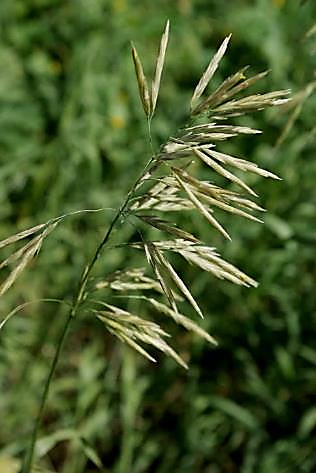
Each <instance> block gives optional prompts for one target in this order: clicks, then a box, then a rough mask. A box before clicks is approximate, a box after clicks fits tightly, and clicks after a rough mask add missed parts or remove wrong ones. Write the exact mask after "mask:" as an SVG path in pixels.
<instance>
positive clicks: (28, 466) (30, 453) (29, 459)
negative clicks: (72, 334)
mask: <svg viewBox="0 0 316 473" xmlns="http://www.w3.org/2000/svg"><path fill="white" fill-rule="evenodd" d="M154 159H155V158H154V157H152V158H151V159H150V160H149V161H148V163H147V164H146V166H145V168H144V169H143V171H142V173H141V175H140V176H139V177H138V178H137V180H136V181H135V183H134V185H133V186H132V187H131V189H130V190H129V192H128V194H127V196H126V199H125V200H124V202H123V203H122V205H121V207H120V208H119V210H118V211H117V213H116V215H115V216H114V218H113V220H112V222H111V223H110V226H109V228H108V230H107V231H106V233H105V235H104V237H103V240H102V241H101V243H100V244H99V245H98V246H97V249H96V251H95V253H94V256H93V258H92V259H91V261H90V263H88V265H87V266H86V267H85V269H84V270H83V272H82V275H81V278H80V281H79V285H78V289H77V291H76V293H75V296H74V298H73V302H72V306H71V308H70V310H69V312H68V315H67V318H66V321H65V324H64V326H63V328H62V332H61V334H60V336H59V339H58V342H57V347H56V351H55V355H54V358H53V361H52V364H51V367H50V370H49V373H48V376H47V379H46V382H45V386H44V391H43V394H42V398H41V402H40V407H39V410H38V414H37V417H36V420H35V424H34V429H33V432H32V436H31V442H30V446H29V448H28V450H27V453H26V456H25V461H24V464H23V467H22V471H21V473H31V471H32V465H33V459H34V450H35V444H36V440H37V436H38V431H39V427H40V424H41V420H42V417H43V414H44V410H45V406H46V402H47V398H48V393H49V388H50V384H51V381H52V378H53V376H54V373H55V369H56V366H57V363H58V360H59V356H60V353H61V349H62V346H63V342H64V340H65V338H66V334H67V332H68V328H69V326H70V323H71V321H72V319H73V318H74V317H75V315H76V314H77V312H78V310H79V307H80V306H81V304H82V302H83V300H84V294H85V289H86V285H87V282H88V279H89V276H90V273H91V271H92V269H93V268H94V265H95V264H96V262H97V260H98V258H99V256H100V254H101V252H102V250H103V248H104V247H105V246H106V244H107V242H108V240H109V238H110V236H111V233H112V231H113V229H114V227H115V225H116V223H117V222H118V220H119V219H120V217H121V216H122V215H123V213H124V211H125V210H126V208H127V206H128V204H129V201H130V199H131V198H132V196H133V194H134V192H135V191H136V189H137V187H138V185H139V184H140V183H141V181H142V179H143V177H144V176H145V174H146V172H147V170H148V168H149V167H150V165H151V164H152V162H153V161H154Z"/></svg>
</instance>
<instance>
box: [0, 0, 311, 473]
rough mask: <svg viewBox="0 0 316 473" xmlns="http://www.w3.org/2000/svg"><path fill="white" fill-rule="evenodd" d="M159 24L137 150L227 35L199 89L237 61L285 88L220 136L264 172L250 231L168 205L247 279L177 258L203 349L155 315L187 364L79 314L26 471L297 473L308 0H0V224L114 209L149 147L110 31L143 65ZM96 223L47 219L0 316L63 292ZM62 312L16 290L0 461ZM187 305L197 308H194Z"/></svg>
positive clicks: (100, 220)
mask: <svg viewBox="0 0 316 473" xmlns="http://www.w3.org/2000/svg"><path fill="white" fill-rule="evenodd" d="M167 18H170V20H171V26H172V34H171V37H170V44H169V47H168V57H167V62H166V69H165V72H164V76H163V81H162V84H161V87H160V97H159V99H158V104H157V110H156V112H155V113H156V118H155V122H154V123H153V129H152V131H153V141H154V146H156V144H157V143H161V142H164V141H165V140H166V139H167V138H168V136H169V135H170V134H172V133H173V132H175V131H176V129H177V128H178V126H179V125H180V124H182V122H183V117H185V116H186V114H187V110H186V109H185V104H187V103H189V98H190V96H191V94H192V90H193V89H194V86H195V84H196V82H197V79H198V78H199V76H200V73H201V70H204V69H205V67H206V65H207V63H208V61H209V58H210V56H211V54H212V53H214V52H215V50H216V48H217V46H218V44H219V43H220V42H221V41H222V40H223V38H224V36H227V34H229V33H232V35H233V36H232V38H233V40H232V44H231V47H230V52H229V54H228V55H226V56H225V58H224V60H223V63H222V65H221V67H220V68H219V70H218V72H217V74H216V76H215V77H214V81H215V85H218V84H219V83H220V81H221V80H223V79H224V78H225V77H226V76H227V75H228V74H231V73H234V72H236V70H238V69H239V68H240V67H242V66H243V65H244V64H247V63H250V64H253V65H254V67H253V68H252V71H253V73H257V72H260V71H262V70H264V69H266V68H271V70H272V71H271V74H270V75H269V76H268V78H267V79H265V89H268V88H269V89H271V90H274V89H280V88H287V87H290V88H291V89H292V91H293V94H294V97H296V101H294V102H293V105H292V108H289V107H288V108H287V109H286V108H285V107H284V109H283V110H280V109H278V110H271V111H268V112H265V113H264V114H263V116H261V114H256V115H253V116H251V117H250V118H249V117H247V119H245V122H244V123H242V124H243V125H245V126H253V127H255V128H261V129H263V130H264V132H265V133H264V135H262V136H261V137H260V138H259V139H254V138H251V137H250V139H249V137H247V140H245V139H243V138H240V137H239V138H237V139H235V140H233V141H230V142H227V144H225V145H223V149H224V151H225V152H227V153H231V154H233V155H236V156H240V157H244V158H247V157H249V156H250V157H251V160H252V161H254V162H256V163H258V165H260V166H261V167H264V168H268V169H270V170H271V171H273V172H275V173H276V174H277V175H279V176H281V177H282V178H283V181H282V182H281V183H279V182H273V181H271V182H269V181H267V180H260V179H258V178H257V177H256V176H252V177H251V178H249V179H248V181H247V183H248V184H249V185H254V184H255V188H256V191H257V193H258V194H259V195H262V196H263V198H262V200H261V202H259V203H260V205H262V206H263V207H265V208H267V209H268V210H269V212H268V213H267V215H266V216H265V217H264V220H265V225H264V226H261V225H259V224H257V223H255V222H254V223H252V222H250V223H249V224H247V225H246V226H245V225H244V224H243V220H242V219H238V217H234V219H231V218H229V216H225V215H223V216H222V221H223V222H224V226H225V228H227V229H229V233H230V235H231V236H232V242H225V241H223V239H222V238H221V237H220V236H219V235H217V234H216V232H215V231H214V232H213V231H211V230H210V228H209V226H207V225H206V224H204V223H201V221H200V220H195V219H194V217H193V219H192V221H190V220H189V219H188V217H186V216H184V217H183V222H184V223H185V228H186V229H188V230H189V231H192V232H194V233H198V234H200V235H201V236H202V237H203V238H204V240H206V241H208V242H209V243H210V245H211V246H213V245H214V246H216V247H218V248H219V250H220V251H221V253H222V255H223V256H224V257H225V258H227V259H228V260H229V261H233V262H234V264H237V266H238V267H240V268H241V269H242V270H244V271H245V272H246V273H247V274H249V275H251V276H252V277H254V278H255V279H256V280H258V281H259V282H260V285H259V287H258V288H257V289H245V288H240V287H237V286H233V285H229V283H225V282H218V281H216V280H215V279H212V278H211V277H210V276H209V275H208V274H203V273H200V272H199V271H198V270H196V269H195V268H193V267H192V268H189V270H188V278H187V280H190V281H192V283H191V288H190V289H191V290H192V293H193V294H194V296H195V297H196V299H197V300H198V301H199V305H200V306H201V309H202V311H203V313H205V314H206V317H205V321H204V325H203V327H204V328H205V329H206V330H208V331H210V332H211V333H212V334H215V335H216V338H217V339H218V341H219V346H218V347H217V348H215V349H212V348H209V346H207V345H206V344H205V343H204V342H203V341H199V340H197V339H195V338H193V337H191V335H188V334H185V333H184V332H183V331H179V330H174V329H173V328H172V327H171V326H170V331H171V332H172V331H173V332H174V336H175V337H176V345H177V347H180V354H181V356H182V357H183V358H184V359H185V361H187V362H189V364H190V370H189V371H188V373H184V372H183V371H182V370H181V369H180V368H178V367H177V366H176V365H175V363H174V362H173V361H171V360H164V359H163V358H160V357H159V358H160V359H159V364H158V366H152V365H149V364H148V363H147V362H144V361H142V360H141V359H140V357H139V356H138V355H137V354H134V353H131V351H130V350H129V349H128V348H126V349H125V348H122V347H121V346H119V345H118V344H117V343H115V342H114V341H113V339H112V338H111V337H110V336H108V335H106V334H105V332H104V331H103V330H100V324H99V323H98V322H97V321H95V320H93V319H91V317H89V315H88V314H85V313H82V314H81V315H80V318H78V320H76V321H75V322H74V326H73V329H72V332H71V334H70V336H69V338H68V341H67V344H66V345H65V347H64V351H63V356H62V359H61V362H60V364H59V366H58V369H57V375H56V377H55V381H54V383H53V385H52V391H51V393H50V397H49V401H48V407H47V410H46V414H45V419H44V424H43V432H42V436H41V438H40V441H39V444H38V454H39V455H40V456H42V459H41V465H40V466H42V467H43V471H54V470H56V471H60V472H63V473H80V472H93V471H98V467H99V466H100V462H102V464H103V467H102V470H101V471H104V472H107V471H115V472H117V473H125V472H133V473H142V472H148V471H150V472H157V473H169V472H170V471H173V470H175V471H181V472H184V473H191V472H193V471H194V472H201V473H202V472H203V473H207V472H212V473H216V472H218V473H222V472H223V473H226V472H227V473H232V472H242V473H253V472H259V473H280V472H282V473H283V472H293V473H294V472H295V473H296V472H302V473H303V472H304V473H306V472H310V473H312V471H314V470H315V468H316V460H315V454H314V450H315V447H316V445H315V441H314V440H313V439H314V438H315V435H313V434H315V424H316V420H315V407H314V405H313V404H312V401H311V398H312V395H313V393H315V376H316V369H315V364H316V350H315V349H314V347H313V340H314V337H315V333H313V330H314V329H313V327H315V307H316V298H315V290H314V285H315V284H314V282H315V263H314V260H315V257H314V253H315V252H314V247H315V242H316V233H315V199H316V194H315V179H316V165H315V159H314V156H315V120H314V117H315V108H316V100H315V93H313V91H312V90H311V89H312V84H313V81H315V70H316V63H315V57H316V55H315V44H316V37H315V35H313V34H310V35H306V33H307V32H308V31H311V28H312V26H313V24H314V23H315V18H316V10H315V5H314V2H313V1H310V2H305V3H304V4H303V5H301V2H300V1H299V0H288V1H286V0H284V1H281V0H279V1H277V0H275V1H272V0H258V1H256V2H246V1H243V0H237V1H236V2H220V1H216V0H212V1H201V0H191V1H190V0H178V1H177V2H167V1H164V0H160V1H157V2H149V1H144V2H133V1H132V0H113V1H110V0H92V1H89V2H84V1H79V0H78V1H77V2H64V1H59V0H23V1H22V0H15V1H10V0H2V2H1V4H0V21H1V43H0V64H1V65H2V67H1V70H2V72H1V77H0V104H1V107H0V156H1V166H0V181H1V186H0V189H1V190H0V196H1V235H0V236H1V238H5V237H6V236H7V235H11V234H13V233H16V230H17V229H18V230H23V229H25V228H28V227H31V226H32V225H36V224H38V223H39V222H45V221H46V220H48V219H49V218H51V217H52V216H55V215H59V214H62V213H65V212H68V211H73V210H77V209H81V208H101V207H115V206H116V205H117V203H118V202H119V201H120V199H121V198H122V194H124V193H125V190H126V189H127V188H128V183H129V182H130V179H131V174H134V176H136V175H137V171H139V170H140V169H141V167H142V164H143V162H144V157H145V158H146V155H148V152H149V151H148V149H145V147H144V142H145V140H144V136H145V126H144V123H143V118H142V114H143V110H142V107H141V105H140V103H139V100H138V97H137V84H136V83H135V79H134V71H133V64H132V62H131V59H130V46H129V41H130V39H134V40H135V44H137V48H138V52H139V54H140V56H141V58H142V62H143V65H144V70H145V71H148V77H152V76H153V74H154V70H153V69H151V68H152V67H153V65H152V57H154V54H155V53H156V48H157V41H158V39H159V37H160V34H161V29H162V25H164V24H165V21H166V19H167ZM144 38H145V40H144ZM216 81H217V82H216ZM259 87H261V86H258V88H257V90H259ZM307 87H310V89H309V90H311V92H310V93H309V94H307V93H305V95H304V91H305V92H306V90H307V89H306V88H307ZM302 91H303V93H302ZM296 94H297V95H296ZM304 97H305V98H304ZM291 117H292V122H291V121H290V122H289V120H291ZM289 123H290V124H291V125H292V126H291V127H288V132H287V133H286V134H284V135H283V137H282V140H280V139H279V138H280V136H281V133H282V130H286V126H287V124H289ZM238 124H240V120H239V123H238ZM196 166H199V165H198V164H196ZM200 171H201V172H203V170H202V167H201V168H200ZM208 176H209V174H208V175H206V174H205V178H206V179H208ZM218 182H219V183H220V182H221V181H220V180H219V181H218ZM111 216H112V213H111V211H110V210H109V211H105V212H104V213H98V214H91V215H84V216H83V217H78V216H77V217H76V218H72V219H71V220H69V221H68V223H67V224H66V225H64V226H63V227H60V228H58V229H57V230H56V233H54V234H53V236H51V237H50V239H48V240H47V241H45V242H44V246H45V248H44V249H45V251H43V252H42V253H41V254H40V256H39V257H38V259H37V261H36V262H35V265H36V268H35V267H34V268H33V267H31V268H30V269H29V270H28V272H27V273H26V274H24V275H23V276H22V277H21V279H19V282H18V283H17V285H16V286H15V288H13V289H12V290H11V291H10V292H9V293H8V296H6V298H5V300H4V299H1V313H2V315H3V317H4V316H5V315H6V314H7V313H9V312H10V310H11V309H12V308H13V307H15V306H16V304H17V302H18V303H21V304H23V303H24V302H25V301H28V300H32V299H33V300H35V299H39V298H43V297H59V298H61V299H66V300H69V299H70V297H71V295H72V294H73V291H74V287H75V285H76V284H77V280H78V273H79V271H81V268H82V267H83V265H84V264H85V262H86V261H87V258H88V257H89V256H91V253H92V252H93V249H94V247H95V246H96V244H97V242H98V241H99V240H100V238H101V235H102V229H103V228H104V226H105V224H106V223H107V222H109V221H110V218H111ZM190 226H191V228H190ZM120 231H122V232H125V233H124V234H123V235H122V234H120V239H123V240H124V238H125V240H128V239H129V238H130V236H133V234H134V228H133V227H132V226H131V227H128V226H127V227H125V228H124V227H122V229H120ZM5 256H7V255H5ZM127 258H129V259H130V262H131V264H134V263H135V264H136V265H138V264H139V262H138V253H137V252H135V255H134V253H133V255H131V254H130V253H129V254H127V253H126V251H125V250H124V248H122V249H121V250H120V251H119V252H118V251H113V252H110V253H109V254H108V256H107V270H108V269H111V268H112V267H113V268H117V267H119V268H123V267H124V265H125V263H126V259H127ZM177 263H178V265H177V268H180V271H179V273H180V274H181V261H180V260H179V261H177ZM99 265H100V266H99V270H100V273H101V271H102V268H103V267H104V266H103V262H102V260H101V261H100V263H99ZM132 304H136V306H137V304H138V302H137V301H136V302H133V303H132ZM65 313H66V308H65V307H64V306H62V305H60V304H55V303H39V302H37V303H36V302H34V303H33V304H30V305H28V306H26V307H25V308H24V310H23V312H21V313H20V314H18V315H17V316H15V317H13V318H12V319H11V320H10V322H8V324H7V325H6V327H5V328H4V329H3V332H2V333H1V335H0V337H1V338H0V344H1V345H0V360H1V364H0V389H1V396H0V418H1V422H0V446H1V448H2V450H1V453H0V455H2V457H1V458H5V457H8V458H10V457H18V456H19V455H20V454H22V452H23V449H24V448H25V446H26V442H27V440H28V437H29V435H30V431H31V428H32V423H33V420H34V417H35V416H36V413H37V406H38V400H39V398H40V392H41V390H42V385H43V380H44V379H45V376H46V372H47V366H48V365H49V362H50V360H51V358H52V355H53V352H54V347H55V343H56V339H57V337H58V334H59V332H60V330H61V327H62V324H63V317H64V315H65ZM191 315H192V319H194V320H197V317H198V316H197V315H195V314H194V311H193V309H192V312H191ZM1 458H0V461H1ZM3 462H4V460H3ZM2 464H4V463H2ZM6 464H9V461H7V463H6ZM11 464H12V462H11ZM0 465H1V463H0ZM8 468H11V467H8ZM13 468H15V467H12V468H11V470H12V469H13ZM45 469H46V470H45ZM12 471H14V470H12ZM4 473H7V472H4ZM8 473H10V470H9V471H8Z"/></svg>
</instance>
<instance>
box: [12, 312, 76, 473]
mask: <svg viewBox="0 0 316 473" xmlns="http://www.w3.org/2000/svg"><path fill="white" fill-rule="evenodd" d="M71 319H72V314H71V310H70V311H69V313H68V316H67V319H66V322H65V325H64V326H63V329H62V332H61V334H60V336H59V340H58V344H57V348H56V352H55V355H54V358H53V361H52V364H51V367H50V370H49V373H48V376H47V379H46V382H45V386H44V391H43V394H42V399H41V403H40V407H39V410H38V414H37V417H36V420H35V425H34V429H33V432H32V437H31V443H30V446H29V448H28V451H27V454H26V458H25V462H24V464H23V467H22V471H21V473H31V471H32V465H33V457H34V449H35V443H36V439H37V435H38V430H39V427H40V423H41V420H42V417H43V413H44V409H45V405H46V401H47V397H48V392H49V387H50V383H51V380H52V378H53V375H54V373H55V369H56V365H57V362H58V360H59V355H60V352H61V349H62V345H63V341H64V339H65V336H66V333H67V330H68V327H69V324H70V321H71Z"/></svg>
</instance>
